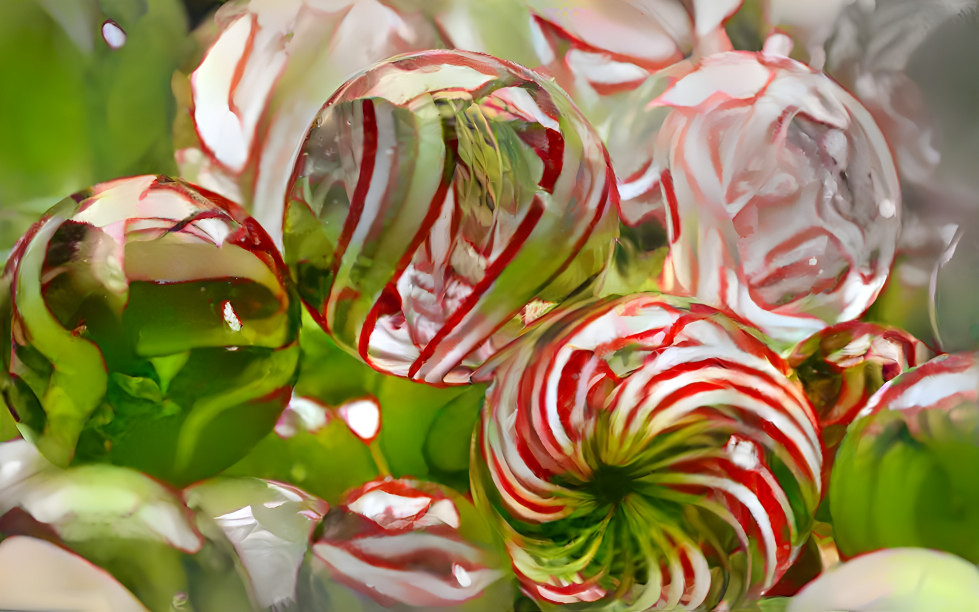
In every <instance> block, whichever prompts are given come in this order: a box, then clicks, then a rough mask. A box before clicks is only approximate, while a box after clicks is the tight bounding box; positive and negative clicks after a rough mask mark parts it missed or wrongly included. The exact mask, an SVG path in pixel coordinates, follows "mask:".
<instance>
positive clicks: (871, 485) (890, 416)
mask: <svg viewBox="0 0 979 612" xmlns="http://www.w3.org/2000/svg"><path fill="white" fill-rule="evenodd" d="M977 464H979V366H977V364H976V357H975V355H973V354H971V353H956V354H951V355H942V356H940V357H936V358H935V359H933V360H931V361H929V362H927V363H925V364H923V365H921V366H918V367H917V368H914V369H911V370H908V371H907V372H905V373H904V374H901V375H900V376H898V377H897V378H895V379H894V380H892V381H890V382H889V383H887V384H886V385H884V386H883V387H881V389H880V390H879V391H878V392H877V393H876V394H875V395H874V396H873V397H872V398H871V399H870V401H869V402H868V404H867V406H866V408H864V410H863V411H862V412H861V413H860V418H858V419H857V420H856V421H854V423H853V424H852V425H851V426H850V428H849V430H848V431H847V434H846V437H845V438H844V439H843V443H842V444H841V445H840V449H839V453H838V454H837V457H836V464H835V465H834V466H833V472H832V478H831V480H830V490H829V502H830V510H831V512H832V517H833V524H834V527H835V533H836V541H837V544H838V545H839V548H840V552H841V553H842V554H844V555H854V554H858V553H862V552H868V551H872V550H876V549H878V548H883V547H899V546H922V547H928V548H935V549H939V550H945V551H948V552H951V553H954V554H957V555H959V556H961V557H963V558H965V559H967V560H969V561H971V562H973V563H976V562H979V529H977V526H979V484H977V482H976V479H975V466H976V465H977Z"/></svg>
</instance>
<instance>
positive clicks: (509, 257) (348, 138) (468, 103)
mask: <svg viewBox="0 0 979 612" xmlns="http://www.w3.org/2000/svg"><path fill="white" fill-rule="evenodd" d="M615 193H616V192H615V184H614V178H613V176H612V172H611V169H610V167H609V163H608V156H607V154H606V152H605V149H604V147H603V146H602V143H601V141H600V140H599V138H598V136H597V135H596V134H595V132H594V130H593V129H592V128H591V127H590V126H589V125H588V124H587V122H586V121H585V120H584V118H583V117H582V116H581V114H580V113H579V112H578V111H577V109H576V108H575V107H574V106H573V104H572V103H571V101H570V100H568V98H567V97H566V96H565V94H564V93H563V92H561V90H560V89H558V88H557V87H556V86H555V85H553V83H551V82H549V81H547V80H544V79H542V78H541V77H540V76H539V75H536V74H534V73H532V72H530V71H528V70H526V69H523V68H521V67H519V66H517V65H516V64H512V63H509V62H505V61H502V60H498V59H495V58H491V57H489V56H485V55H479V54H474V53H465V52H460V51H429V52H425V53H422V54H417V55H407V56H400V57H398V58H394V59H391V60H389V61H386V62H382V63H380V64H377V65H375V66H374V67H373V68H371V69H370V70H368V71H366V72H364V73H363V74H361V75H360V76H358V77H356V78H354V79H352V80H351V81H349V82H348V83H347V84H346V85H344V86H343V87H342V88H341V89H340V90H338V91H337V93H336V94H335V95H334V96H333V98H332V99H331V100H330V101H329V102H328V103H327V104H326V105H325V106H324V107H323V109H322V111H321V112H320V114H319V115H318V116H317V118H316V120H315V122H314V123H313V126H312V128H311V130H310V132H309V135H308V136H307V138H306V141H305V143H304V144H303V148H302V152H301V154H300V157H299V161H298V163H297V166H296V170H295V175H294V179H293V188H292V191H291V192H290V197H289V201H288V206H287V210H286V220H285V223H284V226H285V233H284V242H285V257H286V261H287V263H288V264H289V265H290V267H291V268H292V269H293V271H294V274H295V278H296V279H297V282H298V285H299V290H300V293H301V295H302V298H303V300H304V301H305V302H306V304H307V305H308V306H309V307H310V310H311V311H312V312H313V314H314V316H315V317H316V318H317V319H318V320H319V322H320V323H321V324H322V325H323V327H324V329H327V330H328V331H330V332H331V333H332V334H333V336H334V338H335V339H336V341H337V342H338V344H340V345H341V346H343V347H344V348H346V349H347V350H348V351H351V352H352V353H354V354H357V355H359V356H360V357H361V358H362V359H363V360H364V361H365V362H367V363H368V364H369V365H371V366H372V367H374V368H376V369H378V370H380V371H383V372H388V373H392V374H396V375H399V376H406V377H409V378H413V379H416V380H420V381H425V382H429V383H435V384H443V383H447V384H458V383H465V382H467V381H468V380H469V375H470V373H471V371H472V369H473V368H475V367H478V366H479V365H480V364H481V363H482V362H483V361H484V360H485V359H486V358H488V357H489V356H491V355H492V354H493V353H494V352H495V351H496V350H498V349H499V348H500V347H501V346H503V345H504V344H505V343H506V342H508V341H509V340H510V339H512V338H513V337H514V336H515V335H517V334H519V333H520V332H521V330H522V329H523V328H524V327H525V326H527V325H528V324H529V323H531V322H532V321H533V320H534V319H535V318H536V317H538V316H539V315H540V314H542V313H543V312H546V311H547V310H548V309H549V308H551V307H552V306H553V305H554V304H555V303H557V302H559V301H560V300H562V299H564V298H566V297H568V296H569V295H571V294H573V293H575V292H579V291H582V290H585V289H586V288H587V286H588V285H589V283H591V282H592V281H593V280H594V278H595V277H596V276H597V275H598V274H599V273H600V272H601V271H602V269H603V268H604V266H605V264H606V261H607V259H608V254H609V251H610V249H611V244H612V238H613V237H614V233H615V216H614V212H612V205H613V202H614V200H615Z"/></svg>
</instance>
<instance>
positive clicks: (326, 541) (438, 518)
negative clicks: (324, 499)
mask: <svg viewBox="0 0 979 612" xmlns="http://www.w3.org/2000/svg"><path fill="white" fill-rule="evenodd" d="M497 546H498V541H497V536H496V534H494V532H493V531H492V529H491V528H490V526H489V525H488V524H487V522H486V520H485V518H484V517H483V516H482V515H480V514H479V513H478V512H476V509H475V508H473V506H472V503H470V502H469V501H468V500H466V499H465V498H464V497H463V496H462V495H460V494H458V493H456V492H455V491H453V490H451V489H449V488H447V487H444V486H441V485H437V484H434V483H431V482H425V481H418V480H411V479H407V478H403V479H397V480H395V479H392V478H382V479H377V480H373V481H371V482H368V483H366V484H364V485H363V486H361V487H358V488H356V489H354V490H352V491H350V492H348V493H347V495H346V496H345V499H344V501H343V503H342V504H340V505H338V506H336V507H334V508H331V510H330V512H329V513H327V515H326V516H325V517H324V519H323V522H322V524H321V525H320V526H319V528H318V529H317V532H316V534H315V535H314V537H313V542H312V552H313V558H312V560H311V567H310V568H309V570H310V572H311V576H312V577H313V580H314V582H317V583H318V584H319V585H320V596H319V598H307V599H303V598H302V597H301V598H300V604H301V605H302V606H303V608H302V609H309V610H313V609H316V610H325V609H330V610H333V609H345V610H346V609H355V608H356V609H363V610H366V611H370V612H375V611H376V612H381V611H383V610H389V609H391V608H393V607H396V608H397V609H399V610H431V609H433V608H435V609H443V610H458V611H459V612H495V611H496V610H502V609H509V607H510V606H511V605H512V602H513V595H514V593H513V588H512V580H511V578H512V575H511V574H510V572H509V571H508V570H507V569H506V567H505V563H504V560H505V558H506V557H505V555H503V554H499V553H500V551H498V550H497ZM342 587H346V588H342ZM314 594H315V593H314V592H313V591H312V590H311V591H309V592H308V593H306V595H308V596H312V595H314Z"/></svg>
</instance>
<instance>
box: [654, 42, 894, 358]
mask: <svg viewBox="0 0 979 612" xmlns="http://www.w3.org/2000/svg"><path fill="white" fill-rule="evenodd" d="M654 104H655V105H658V106H662V107H666V108H669V109H670V114H669V115H668V116H667V118H666V120H665V122H664V123H663V126H662V128H661V129H660V132H659V134H658V136H657V146H656V149H657V154H656V160H657V164H658V165H659V167H660V168H662V169H663V174H662V180H661V184H662V188H663V195H664V200H665V201H666V203H667V214H666V219H667V230H668V235H669V240H670V254H669V257H668V261H667V263H666V266H665V270H664V278H663V284H662V285H661V288H662V289H663V290H664V291H668V292H670V293H679V294H683V295H691V296H696V297H697V298H698V299H699V300H701V301H703V302H705V303H708V304H711V305H714V306H717V307H722V308H725V309H728V310H730V311H732V312H734V313H736V314H737V315H738V316H740V317H742V318H744V319H745V320H747V321H749V322H750V323H751V324H752V325H754V326H756V327H758V328H759V329H761V330H763V331H764V332H765V333H766V334H768V335H769V336H771V337H772V338H773V339H774V340H777V341H781V342H784V343H786V344H787V345H791V344H794V343H796V342H799V341H800V340H802V339H804V338H806V337H808V336H809V335H811V334H813V333H815V332H816V331H819V330H820V329H822V328H824V327H826V325H828V324H833V323H837V322H842V321H848V320H852V319H855V318H857V317H859V316H860V315H861V314H862V313H863V311H864V310H866V309H867V307H868V306H870V304H872V303H873V301H874V300H875V299H876V297H877V294H878V293H879V292H880V290H881V288H882V287H883V285H884V281H885V280H886V279H887V275H888V273H889V271H890V266H891V263H892V261H893V259H894V252H895V245H896V243H897V236H898V233H899V230H900V219H901V199H900V198H901V195H900V186H899V184H898V179H897V170H896V169H895V167H894V162H893V159H892V157H891V154H890V151H889V149H888V147H887V143H886V142H885V140H884V137H883V135H882V134H881V131H880V129H879V128H878V127H877V125H876V124H875V123H874V121H873V118H872V117H871V115H870V113H869V112H868V111H867V110H866V109H865V108H864V107H863V106H861V105H860V103H859V102H858V101H857V100H856V99H855V98H853V97H852V96H851V95H850V94H848V93H847V92H846V91H844V90H843V89H842V88H840V87H839V86H838V85H836V84H835V83H834V82H833V81H832V80H830V79H829V78H828V77H826V76H825V75H822V74H819V73H817V72H814V71H813V70H812V69H811V68H809V67H808V66H805V65H804V64H800V63H798V62H795V61H793V60H790V59H788V58H785V57H781V56H776V55H772V54H768V53H746V52H729V53H720V54H715V55H711V56H709V57H707V58H705V59H703V60H702V61H701V62H700V63H698V64H696V65H695V66H693V67H692V68H691V69H690V70H689V72H688V73H687V74H685V75H684V76H683V77H682V78H680V79H678V80H677V81H676V82H675V83H673V84H672V85H671V86H670V87H669V88H668V89H667V90H666V91H665V92H664V93H663V94H662V95H661V96H660V97H659V98H657V99H656V100H655V101H654Z"/></svg>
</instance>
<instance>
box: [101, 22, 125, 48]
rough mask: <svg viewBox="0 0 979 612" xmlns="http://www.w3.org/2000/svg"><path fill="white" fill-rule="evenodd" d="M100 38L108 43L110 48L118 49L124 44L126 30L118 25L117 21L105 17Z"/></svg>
mask: <svg viewBox="0 0 979 612" xmlns="http://www.w3.org/2000/svg"><path fill="white" fill-rule="evenodd" d="M102 40H104V41H105V44H107V45H109V48H110V49H118V48H120V47H121V46H123V45H124V44H126V32H125V30H123V29H122V28H120V27H119V24H118V23H116V22H115V21H112V20H111V19H107V20H106V21H105V23H103V24H102Z"/></svg>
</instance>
